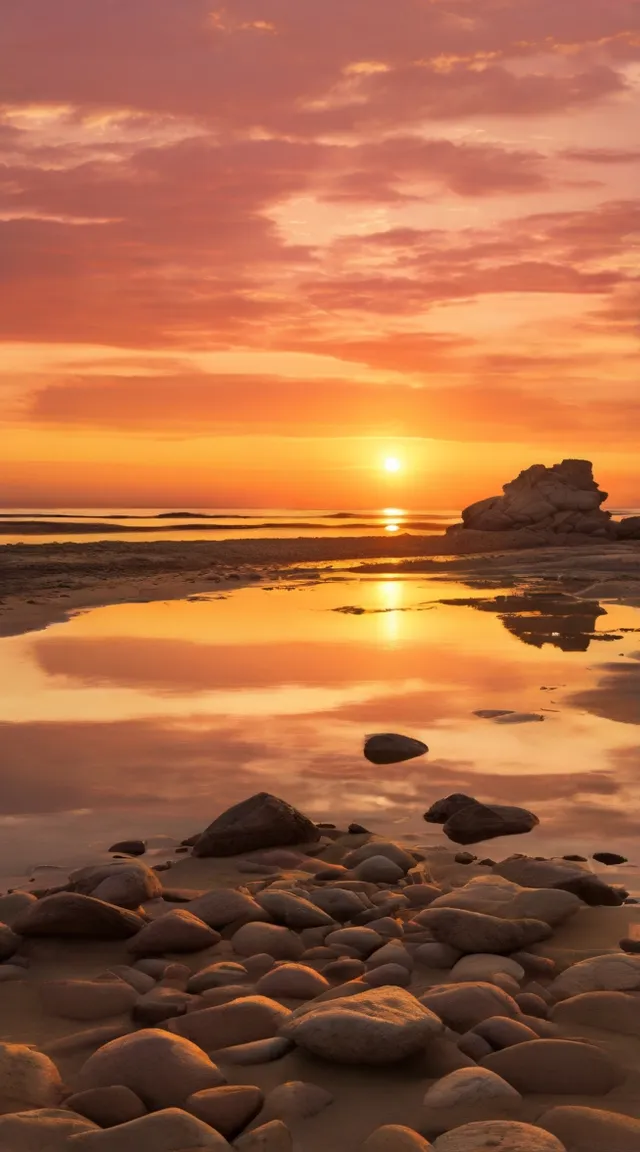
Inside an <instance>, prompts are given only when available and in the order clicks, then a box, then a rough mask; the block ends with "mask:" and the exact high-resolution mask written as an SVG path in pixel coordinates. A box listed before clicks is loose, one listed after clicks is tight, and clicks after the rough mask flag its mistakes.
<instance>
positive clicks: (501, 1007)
mask: <svg viewBox="0 0 640 1152" xmlns="http://www.w3.org/2000/svg"><path fill="white" fill-rule="evenodd" d="M420 1003H421V1004H424V1005H425V1007H427V1008H429V1009H430V1010H431V1012H435V1014H436V1016H439V1017H440V1019H441V1020H442V1021H443V1022H444V1023H445V1024H446V1025H447V1027H449V1028H453V1029H454V1031H455V1032H468V1031H469V1030H470V1029H471V1028H474V1027H475V1026H476V1024H480V1023H481V1022H482V1021H483V1020H488V1019H490V1017H492V1016H508V1017H511V1018H512V1019H516V1018H517V1017H518V1016H519V1015H520V1009H519V1008H518V1005H517V1004H516V1002H515V1000H514V999H513V998H512V997H511V996H509V994H508V993H507V992H503V991H502V989H501V988H497V987H496V985H495V984H485V983H481V982H478V983H477V984H471V983H469V984H439V985H435V986H434V987H433V988H429V989H428V990H427V991H426V992H425V993H424V994H423V995H422V996H421V997H420Z"/></svg>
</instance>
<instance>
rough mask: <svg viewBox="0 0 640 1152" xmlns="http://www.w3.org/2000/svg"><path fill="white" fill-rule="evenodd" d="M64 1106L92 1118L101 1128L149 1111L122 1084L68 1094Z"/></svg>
mask: <svg viewBox="0 0 640 1152" xmlns="http://www.w3.org/2000/svg"><path fill="white" fill-rule="evenodd" d="M64 1106H65V1108H68V1109H69V1111H70V1112H76V1113H77V1114H78V1115H79V1116H85V1117H86V1119H87V1120H92V1121H93V1123H94V1124H97V1125H98V1127H99V1128H114V1127H115V1126H116V1125H117V1124H128V1123H129V1121H130V1120H139V1119H140V1117H141V1116H146V1113H147V1110H146V1108H145V1106H144V1104H143V1103H142V1100H140V1098H139V1097H138V1096H136V1094H135V1092H132V1091H131V1089H130V1088H125V1087H124V1086H123V1085H122V1084H114V1085H113V1086H112V1087H110V1088H90V1089H89V1090H88V1091H87V1092H76V1093H75V1094H74V1095H73V1096H67V1098H66V1100H65V1102H64Z"/></svg>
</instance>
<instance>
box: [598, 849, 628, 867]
mask: <svg viewBox="0 0 640 1152" xmlns="http://www.w3.org/2000/svg"><path fill="white" fill-rule="evenodd" d="M593 859H594V860H596V861H597V862H598V864H605V865H606V866H607V868H613V867H615V865H616V864H628V863H629V861H628V860H627V857H626V856H620V855H619V854H618V853H617V852H594V853H593Z"/></svg>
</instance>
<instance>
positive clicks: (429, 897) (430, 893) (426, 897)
mask: <svg viewBox="0 0 640 1152" xmlns="http://www.w3.org/2000/svg"><path fill="white" fill-rule="evenodd" d="M404 896H405V898H406V900H407V901H408V902H409V904H410V905H411V906H412V907H413V908H428V907H429V905H430V904H432V903H433V901H434V900H437V899H438V897H439V896H442V892H441V890H440V888H436V887H435V885H434V884H410V885H409V886H408V887H407V888H405V890H404Z"/></svg>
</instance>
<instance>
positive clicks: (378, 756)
mask: <svg viewBox="0 0 640 1152" xmlns="http://www.w3.org/2000/svg"><path fill="white" fill-rule="evenodd" d="M428 751H429V749H428V748H427V745H426V744H423V743H422V740H413V739H412V738H411V736H401V735H399V734H398V733H397V732H379V733H376V734H375V735H374V736H367V739H366V740H365V743H364V754H365V756H366V758H367V760H369V761H370V763H371V764H401V763H402V762H403V761H404V760H415V758H416V757H417V756H424V754H425V752H428Z"/></svg>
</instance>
